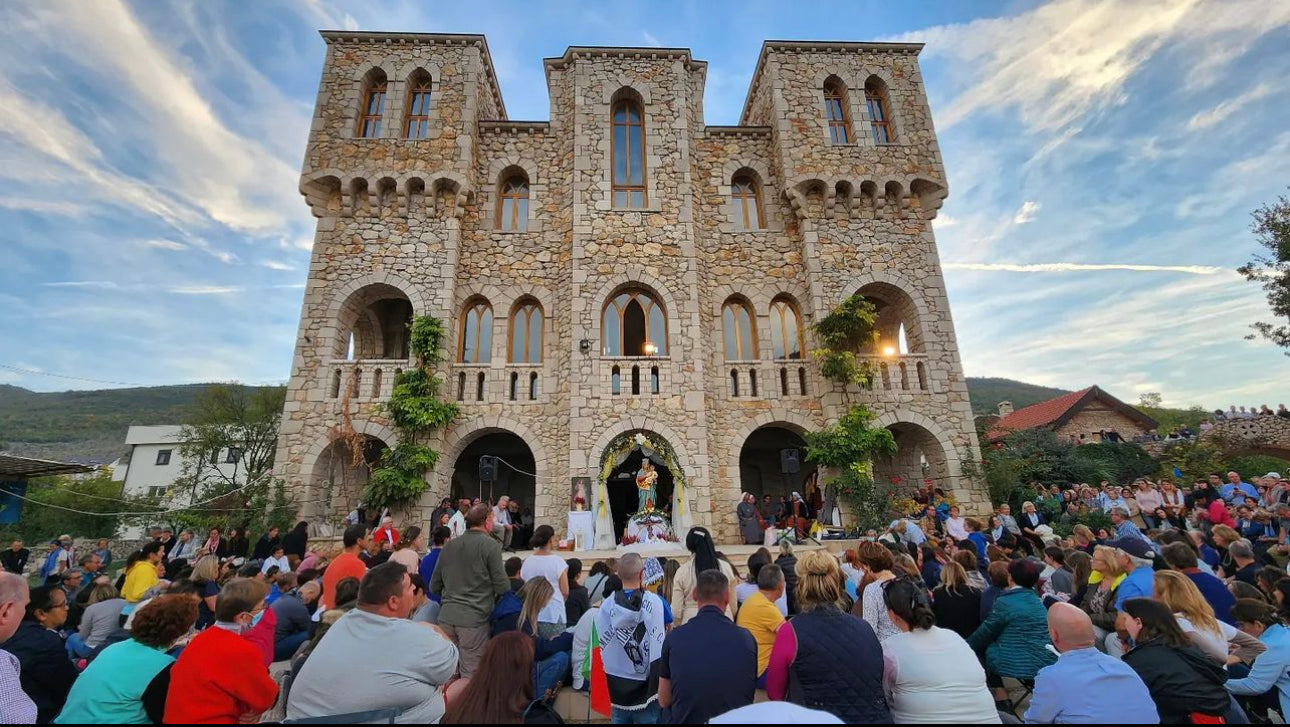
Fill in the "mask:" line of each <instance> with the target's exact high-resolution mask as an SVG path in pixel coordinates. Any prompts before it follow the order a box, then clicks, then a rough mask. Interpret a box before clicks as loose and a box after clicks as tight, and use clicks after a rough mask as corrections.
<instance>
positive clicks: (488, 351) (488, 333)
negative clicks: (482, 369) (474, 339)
mask: <svg viewBox="0 0 1290 727" xmlns="http://www.w3.org/2000/svg"><path fill="white" fill-rule="evenodd" d="M491 360H493V311H492V309H491V308H485V309H484V314H483V315H482V316H480V319H479V363H488V362H489V361H491Z"/></svg>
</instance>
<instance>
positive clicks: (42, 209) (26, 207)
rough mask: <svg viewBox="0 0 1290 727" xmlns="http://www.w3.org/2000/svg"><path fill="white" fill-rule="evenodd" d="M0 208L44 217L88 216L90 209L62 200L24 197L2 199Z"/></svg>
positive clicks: (77, 203)
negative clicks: (33, 213) (34, 213)
mask: <svg viewBox="0 0 1290 727" xmlns="http://www.w3.org/2000/svg"><path fill="white" fill-rule="evenodd" d="M0 208H2V209H7V210H18V211H20V212H36V213H38V214H42V215H62V216H65V217H80V216H82V215H85V214H87V213H88V212H89V211H90V208H89V207H88V206H87V205H84V204H81V203H79V202H65V201H61V200H49V199H30V198H23V197H0Z"/></svg>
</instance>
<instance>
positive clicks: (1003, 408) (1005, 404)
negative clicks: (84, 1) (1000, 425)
mask: <svg viewBox="0 0 1290 727" xmlns="http://www.w3.org/2000/svg"><path fill="white" fill-rule="evenodd" d="M1011 413H1012V402H1010V401H1001V402H999V418H1001V419H1002V418H1003V417H1006V416H1008V415H1009V414H1011Z"/></svg>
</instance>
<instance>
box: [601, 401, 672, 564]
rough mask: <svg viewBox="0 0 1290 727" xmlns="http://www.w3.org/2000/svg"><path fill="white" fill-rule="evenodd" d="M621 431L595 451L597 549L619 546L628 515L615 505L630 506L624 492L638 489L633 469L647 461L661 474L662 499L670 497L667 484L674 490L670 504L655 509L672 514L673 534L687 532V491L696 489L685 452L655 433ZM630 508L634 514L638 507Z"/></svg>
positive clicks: (631, 429)
mask: <svg viewBox="0 0 1290 727" xmlns="http://www.w3.org/2000/svg"><path fill="white" fill-rule="evenodd" d="M619 429H620V431H618V432H617V433H616V434H611V433H609V432H606V434H605V435H604V436H602V437H601V441H600V443H599V444H597V446H596V449H595V450H594V451H596V452H597V459H596V464H595V467H596V469H595V473H596V477H595V479H594V481H593V484H592V491H593V494H592V512H594V513H595V518H596V526H595V529H596V547H597V548H613V547H614V546H615V544H616V543H617V539H618V534H619V532H620V531H621V530H620V529H621V527H622V525H623V523H625V521H626V514H623V513H618V512H616V511H615V502H616V501H617V502H618V503H620V504H619V505H618V507H620V508H621V507H626V506H627V504H628V503H629V499H628V498H627V497H626V496H625V494H624V492H623V491H622V490H621V488H622V487H624V486H626V487H630V488H632V489H634V488H635V480H634V477H633V476H632V475H631V474H630V469H631V465H632V463H633V462H635V463H636V464H637V466H639V463H640V462H641V461H643V460H644V459H645V458H646V457H648V458H649V459H650V461H651V462H654V463H655V466H656V468H657V469H658V470H659V474H660V477H659V486H658V493H657V494H658V495H659V499H662V498H663V497H665V496H667V494H668V493H666V492H665V489H664V488H665V487H666V486H667V485H668V484H670V486H671V492H670V497H669V498H668V504H667V505H666V506H663V505H658V504H657V503H656V509H659V510H665V511H666V512H668V513H669V515H670V518H671V524H672V528H673V530H674V531H676V532H678V533H681V532H684V531H685V530H688V528H689V526H690V524H691V514H690V494H689V492H688V489H689V487H690V486H692V485H693V479H692V475H693V470H692V468H691V467H690V466H689V465H688V464H686V460H685V455H684V454H683V452H682V451H679V450H677V449H675V448H674V447H673V445H672V440H671V439H669V438H667V437H665V436H663V435H662V434H660V433H659V432H657V431H655V430H653V429H647V428H644V427H632V426H630V425H629V426H627V427H626V428H621V427H620V428H619ZM664 471H666V475H667V477H666V478H665V477H664V476H663V475H664ZM623 474H628V478H627V479H625V480H623V479H620V476H621V475H623ZM668 480H670V482H668ZM630 504H631V506H632V507H633V510H634V509H635V507H636V504H637V503H636V502H631V503H630ZM628 514H630V513H628Z"/></svg>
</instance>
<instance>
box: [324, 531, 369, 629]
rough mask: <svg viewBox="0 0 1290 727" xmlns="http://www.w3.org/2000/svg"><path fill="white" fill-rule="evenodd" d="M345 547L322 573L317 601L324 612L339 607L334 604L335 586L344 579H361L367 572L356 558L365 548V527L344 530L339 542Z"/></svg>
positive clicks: (361, 562)
mask: <svg viewBox="0 0 1290 727" xmlns="http://www.w3.org/2000/svg"><path fill="white" fill-rule="evenodd" d="M341 542H342V544H343V545H344V546H345V550H344V552H342V553H341V554H340V555H338V556H336V559H335V560H333V561H332V562H331V564H330V565H328V566H327V570H326V571H324V572H323V582H322V598H321V600H320V601H319V606H318V607H319V608H321V609H323V610H324V611H325V610H327V609H329V608H335V607H336V606H339V605H340V604H339V603H336V602H335V600H336V584H337V583H340V582H341V581H343V580H345V579H346V578H358V579H360V580H361V579H362V578H363V574H364V573H366V572H367V565H366V564H364V563H363V559H362V558H359V557H358V554H359V553H362V552H363V548H365V547H367V526H366V525H350V526H349V527H347V528H345V534H344V536H343V540H342V541H341Z"/></svg>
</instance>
